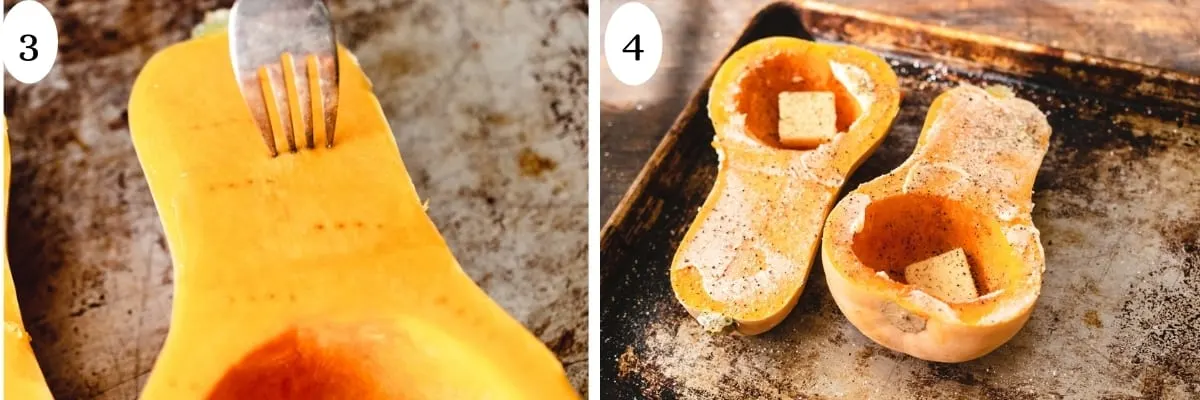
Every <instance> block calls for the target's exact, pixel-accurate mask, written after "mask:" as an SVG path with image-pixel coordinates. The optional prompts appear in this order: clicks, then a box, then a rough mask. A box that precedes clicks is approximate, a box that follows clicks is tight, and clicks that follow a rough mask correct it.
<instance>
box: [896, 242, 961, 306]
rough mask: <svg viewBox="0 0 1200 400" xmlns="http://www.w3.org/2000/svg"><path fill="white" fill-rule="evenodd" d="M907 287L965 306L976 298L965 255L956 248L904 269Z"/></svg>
mask: <svg viewBox="0 0 1200 400" xmlns="http://www.w3.org/2000/svg"><path fill="white" fill-rule="evenodd" d="M904 279H905V280H906V281H908V284H910V285H914V286H916V287H918V288H920V289H921V290H922V291H924V292H926V293H929V294H930V295H932V296H933V297H937V298H939V299H942V300H943V301H947V302H950V303H965V302H968V301H971V300H975V299H976V298H978V297H979V291H978V290H976V289H975V279H974V278H973V277H972V276H971V265H970V264H967V254H966V253H964V252H963V250H962V249H961V248H956V249H954V250H950V251H948V252H945V253H942V254H940V255H937V256H934V257H933V258H930V259H927V260H925V261H920V262H917V263H915V264H912V265H909V266H908V267H907V268H905V269H904Z"/></svg>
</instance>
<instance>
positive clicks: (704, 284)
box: [671, 37, 900, 335]
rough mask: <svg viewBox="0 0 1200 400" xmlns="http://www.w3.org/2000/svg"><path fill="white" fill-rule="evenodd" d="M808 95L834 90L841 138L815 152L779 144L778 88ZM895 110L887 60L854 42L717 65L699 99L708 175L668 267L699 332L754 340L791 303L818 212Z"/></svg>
mask: <svg viewBox="0 0 1200 400" xmlns="http://www.w3.org/2000/svg"><path fill="white" fill-rule="evenodd" d="M810 90H813V91H832V92H833V93H834V97H835V108H836V110H837V114H838V121H837V124H836V125H837V128H838V131H839V132H840V133H838V134H837V135H836V136H835V137H834V139H833V140H832V141H830V142H828V143H825V144H822V145H821V146H820V147H818V148H816V149H811V150H795V149H785V148H783V147H782V146H781V145H780V144H779V143H778V141H779V139H778V132H777V125H776V124H777V123H778V119H779V116H778V113H779V111H778V103H777V99H778V96H779V93H780V92H783V91H810ZM899 105H900V89H899V85H898V83H897V80H896V75H895V73H894V72H893V71H892V70H891V67H890V66H889V65H888V64H887V62H885V61H884V60H883V59H881V58H879V57H878V56H876V55H874V54H872V53H870V52H867V51H865V50H862V49H859V48H855V47H850V46H838V45H830V44H820V43H814V42H809V41H805V40H801V39H796V38H790V37H773V38H767V39H762V40H759V41H756V42H754V43H751V44H749V45H746V46H745V47H742V48H741V49H739V50H738V51H737V52H735V53H734V54H733V55H732V56H730V58H729V59H728V60H726V61H725V62H724V63H723V64H722V65H721V67H720V69H719V70H718V71H717V74H716V76H715V77H714V78H713V84H712V87H711V89H710V91H709V100H708V113H709V116H710V117H711V118H712V122H713V128H714V129H715V131H716V137H715V139H714V140H713V147H714V148H715V149H716V151H717V154H718V157H719V160H720V166H719V169H718V172H717V177H716V182H715V183H714V184H713V188H712V191H711V192H710V193H709V195H708V198H707V199H706V200H705V202H704V204H703V206H701V208H700V211H699V213H698V214H697V215H696V219H695V220H694V221H693V222H692V224H691V226H690V227H689V228H688V231H687V233H686V234H685V236H684V239H683V241H682V242H681V243H680V244H679V247H678V249H677V250H676V253H675V257H674V260H673V261H672V263H671V287H672V289H673V290H674V292H675V296H676V298H677V299H678V300H679V302H680V304H682V305H683V306H684V308H685V309H687V311H688V313H689V314H691V315H692V316H693V317H695V318H696V319H697V320H698V321H699V322H700V323H701V325H703V326H704V327H705V329H708V330H710V331H715V332H730V333H734V334H740V335H756V334H759V333H762V332H765V331H767V330H769V329H771V328H772V327H774V326H775V325H776V324H778V323H779V322H780V321H781V320H782V319H783V318H784V317H786V316H787V314H788V313H789V312H790V311H791V310H792V308H793V307H795V305H796V301H797V299H799V296H800V293H801V292H802V291H803V289H804V284H805V282H806V281H807V279H808V273H809V269H810V268H811V267H812V262H813V260H814V258H815V255H816V251H817V242H818V240H820V237H821V227H822V226H823V224H824V221H825V216H826V214H827V213H828V212H829V209H830V208H832V207H833V204H834V200H835V199H836V197H837V194H838V192H839V191H840V190H841V187H842V184H843V183H844V182H845V181H846V179H847V178H848V177H849V176H850V175H851V174H852V173H853V172H854V170H855V169H857V168H858V166H859V165H860V164H861V163H862V162H863V160H864V159H866V158H867V156H868V155H870V154H871V153H872V152H874V151H875V148H877V147H878V146H879V144H880V143H882V141H883V138H884V137H885V136H886V134H887V131H888V129H889V128H890V126H891V123H892V119H893V118H895V116H896V113H897V112H898V111H899Z"/></svg>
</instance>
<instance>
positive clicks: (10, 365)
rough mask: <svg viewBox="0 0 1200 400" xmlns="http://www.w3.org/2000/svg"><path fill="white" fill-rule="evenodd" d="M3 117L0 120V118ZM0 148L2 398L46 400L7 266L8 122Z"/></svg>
mask: <svg viewBox="0 0 1200 400" xmlns="http://www.w3.org/2000/svg"><path fill="white" fill-rule="evenodd" d="M0 118H3V117H0ZM0 146H2V147H3V148H4V149H3V155H4V159H2V160H0V165H2V166H3V167H2V168H4V174H3V175H2V177H3V178H4V182H3V184H2V185H0V190H2V192H0V259H3V261H4V285H5V286H4V398H5V399H28V400H49V399H53V398H54V396H52V395H51V394H50V388H49V387H48V386H46V377H45V376H44V375H42V369H41V367H40V366H38V362H37V357H34V355H33V347H32V346H30V344H29V334H28V333H27V332H25V323H24V322H23V321H22V320H21V307H20V305H18V304H17V289H16V287H15V286H13V279H12V271H11V270H10V269H9V266H8V253H7V250H6V248H7V243H8V233H7V231H8V229H7V224H8V185H9V178H10V176H9V173H10V172H11V171H10V170H9V169H10V168H11V166H10V161H9V160H10V159H11V158H12V157H10V156H9V151H8V121H7V120H4V121H3V125H2V126H0Z"/></svg>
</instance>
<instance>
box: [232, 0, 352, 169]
mask: <svg viewBox="0 0 1200 400" xmlns="http://www.w3.org/2000/svg"><path fill="white" fill-rule="evenodd" d="M229 53H230V56H231V58H232V60H233V71H234V76H235V77H236V78H237V81H238V86H239V87H240V89H241V92H242V98H243V99H245V100H246V105H247V106H249V107H250V114H251V115H253V117H254V122H255V123H256V124H257V125H258V129H259V130H260V131H262V137H263V141H264V142H265V143H266V145H267V150H268V151H269V153H270V155H271V157H275V156H277V155H278V154H279V151H278V148H277V146H276V144H275V134H274V133H273V132H278V133H279V134H280V135H282V136H283V137H284V138H286V140H287V147H288V151H290V152H292V153H295V152H297V151H299V150H298V147H297V144H296V135H295V129H294V128H295V127H294V126H293V123H292V113H291V110H292V107H291V103H289V100H290V101H291V102H292V103H294V104H296V109H298V110H299V112H300V124H301V125H303V129H304V138H305V143H304V145H305V146H306V147H307V148H309V149H312V148H315V147H316V145H315V143H314V137H313V136H314V133H313V130H314V129H313V127H314V126H315V125H316V123H315V122H314V121H313V110H314V109H315V108H317V107H320V110H321V111H320V112H319V113H320V114H321V115H323V118H324V122H325V123H324V125H325V146H326V147H333V133H334V126H335V125H336V122H337V108H338V58H337V39H336V38H335V36H334V31H333V23H332V21H331V19H330V17H329V9H328V8H327V7H326V6H325V3H324V1H322V0H238V1H237V3H235V4H234V5H233V10H232V11H231V12H230V16H229ZM313 92H317V93H316V94H317V95H319V97H320V103H314V98H316V96H313V94H314V93H313ZM289 93H295V95H296V96H295V98H291V96H289ZM266 99H270V101H267V100H266ZM272 111H273V112H274V114H275V115H277V118H275V120H274V121H272V118H271V114H272ZM272 125H274V126H275V129H272Z"/></svg>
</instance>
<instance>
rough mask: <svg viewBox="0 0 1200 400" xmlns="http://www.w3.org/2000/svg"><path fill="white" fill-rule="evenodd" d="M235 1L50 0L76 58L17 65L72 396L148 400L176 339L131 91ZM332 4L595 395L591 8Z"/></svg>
mask: <svg viewBox="0 0 1200 400" xmlns="http://www.w3.org/2000/svg"><path fill="white" fill-rule="evenodd" d="M4 3H5V6H6V7H8V6H11V5H12V4H13V3H14V1H12V0H6V1H5V2H4ZM231 3H232V1H230V0H220V1H213V0H187V1H177V0H169V1H168V0H154V1H142V0H121V1H71V2H44V4H46V6H47V7H49V8H50V10H51V13H52V14H53V15H54V17H55V19H56V22H57V24H58V27H59V31H60V39H59V40H60V44H61V53H60V55H59V57H60V58H59V61H58V64H57V66H56V67H55V69H54V70H53V71H52V72H51V73H50V75H49V76H48V77H47V78H46V80H45V81H43V82H41V83H39V84H37V85H32V86H24V85H19V84H17V83H16V82H15V81H13V80H7V81H6V84H5V99H6V109H5V110H4V113H5V114H6V115H8V116H9V128H10V135H11V138H12V151H13V158H14V161H15V163H14V165H13V169H12V173H13V175H12V177H13V185H12V197H11V199H12V203H13V204H12V207H13V208H12V210H11V212H10V214H9V215H10V216H11V217H10V221H9V222H10V229H11V231H10V235H9V238H10V241H9V256H10V260H11V262H12V268H13V275H14V277H15V279H16V285H17V292H18V295H19V296H20V301H21V308H22V311H23V312H24V314H25V321H26V323H27V324H28V325H29V330H30V332H31V335H32V337H33V346H34V351H35V352H36V354H37V357H38V360H39V361H40V362H41V365H42V368H43V370H44V371H45V372H46V375H47V377H48V380H49V383H50V386H51V388H52V390H53V392H54V393H55V395H56V396H57V397H58V398H60V399H133V398H135V397H136V395H137V393H138V391H139V389H140V388H141V386H142V385H143V384H144V380H145V376H146V374H147V372H148V371H149V370H150V367H151V365H152V363H153V361H154V358H155V355H156V354H157V353H158V350H159V348H160V347H161V345H162V341H163V339H164V337H165V335H166V332H167V326H168V315H169V313H170V303H171V284H172V275H171V261H170V257H169V254H168V251H167V249H166V248H165V244H164V242H163V239H162V232H161V228H160V226H159V223H158V217H157V214H156V212H155V210H154V205H153V203H152V201H151V198H150V193H149V191H148V189H147V188H146V184H145V180H144V179H143V176H142V172H141V168H140V166H139V165H138V163H137V158H136V156H135V154H134V150H133V147H132V145H131V144H130V141H129V133H128V127H127V114H126V102H127V101H128V95H129V87H130V85H131V84H132V83H133V79H134V77H135V76H136V74H137V72H138V70H140V69H141V66H142V65H143V64H144V63H145V61H146V60H147V59H148V58H149V57H150V56H151V55H153V54H154V52H155V51H156V50H158V49H161V48H163V47H166V46H167V45H169V44H171V43H174V42H177V41H180V40H182V39H184V38H185V37H186V36H187V35H188V32H189V31H190V30H191V28H192V27H193V26H194V25H195V24H197V23H198V22H200V21H201V20H202V19H203V17H204V14H205V12H207V11H209V10H213V9H217V8H224V7H229V6H230V5H231ZM331 3H332V4H331V8H332V10H333V12H334V15H335V18H336V19H337V28H338V29H339V34H340V36H341V40H342V41H343V42H344V43H346V44H347V45H348V46H349V47H350V48H351V49H352V50H353V51H354V52H355V53H356V54H357V55H358V57H359V60H360V61H361V63H362V65H363V68H364V69H365V70H366V72H367V75H368V76H369V77H370V78H371V79H372V81H373V82H374V84H375V92H376V93H377V94H378V95H379V97H380V100H381V102H382V105H383V109H384V111H385V113H386V114H387V115H388V117H389V119H390V122H391V125H392V127H393V128H394V130H395V132H396V135H397V138H398V139H399V144H400V147H401V152H402V154H403V157H404V159H405V162H406V164H407V166H408V168H409V171H410V172H411V174H412V176H413V177H414V179H415V180H416V185H417V188H418V190H419V192H420V194H421V196H422V198H426V199H429V202H430V211H429V212H430V214H431V216H432V218H433V220H434V222H435V223H436V224H437V225H438V227H439V228H440V229H441V231H442V233H443V235H444V236H446V239H447V241H448V242H449V244H450V246H451V248H452V249H453V250H454V253H455V254H456V255H457V257H458V259H459V261H460V263H461V264H462V265H463V267H464V268H465V269H466V270H467V272H468V274H469V275H470V276H471V277H472V278H474V279H475V280H476V282H478V283H479V285H481V286H482V287H483V288H484V289H485V290H486V291H487V292H488V293H489V294H490V295H491V296H493V297H494V298H495V299H496V300H497V301H498V302H499V303H500V304H501V305H502V306H504V308H505V309H506V310H508V311H509V312H510V313H512V314H513V315H514V316H515V317H516V318H518V319H519V320H520V321H521V322H522V323H524V324H525V325H526V326H527V327H529V328H530V329H532V330H533V331H534V333H536V334H537V335H538V336H539V337H540V338H541V339H542V340H543V341H544V342H546V343H547V345H548V346H549V347H550V348H551V349H552V350H553V351H555V352H556V353H557V354H558V356H559V357H560V359H561V360H562V361H563V362H564V364H566V369H567V372H568V374H569V376H570V378H571V381H572V382H573V383H574V384H575V385H576V387H578V388H580V389H581V390H582V391H584V393H585V394H586V388H585V387H584V386H585V383H584V381H585V376H586V369H587V358H586V357H587V355H586V354H587V352H586V343H587V342H586V338H587V322H586V321H587V318H586V316H587V306H586V304H587V302H586V297H587V296H586V293H587V261H586V258H585V256H584V254H585V252H586V251H585V249H586V248H587V233H586V232H587V229H586V227H587V212H586V211H587V186H586V185H587V184H586V182H587V179H586V178H587V175H586V161H585V160H586V159H587V157H586V152H585V149H586V139H587V130H586V124H585V121H586V115H587V114H586V110H587V108H586V104H587V103H586V102H587V96H586V89H585V88H586V84H585V83H586V81H587V75H586V68H585V65H586V57H587V54H586V53H587V51H586V50H587V33H586V32H587V31H586V20H587V12H588V10H587V6H586V4H585V3H584V2H582V1H569V0H561V1H560V0H524V1H522V0H511V1H503V2H479V1H471V0H379V1H331Z"/></svg>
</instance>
